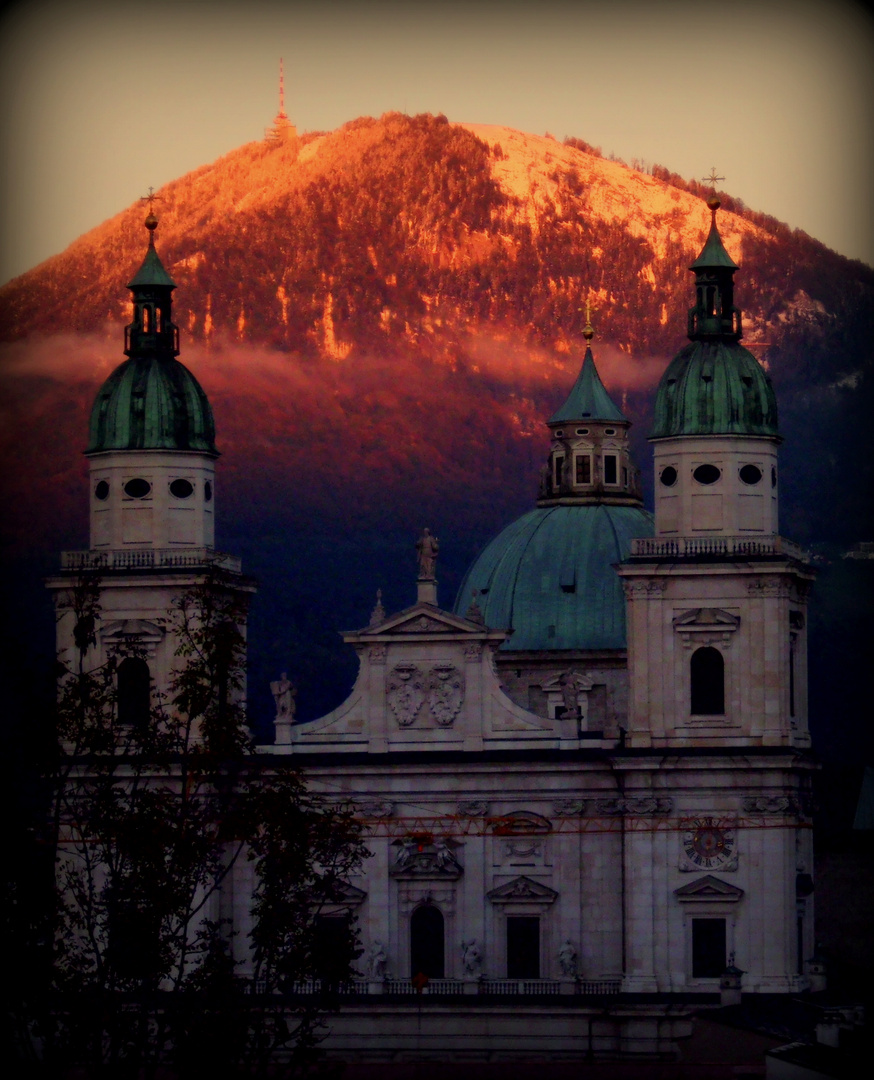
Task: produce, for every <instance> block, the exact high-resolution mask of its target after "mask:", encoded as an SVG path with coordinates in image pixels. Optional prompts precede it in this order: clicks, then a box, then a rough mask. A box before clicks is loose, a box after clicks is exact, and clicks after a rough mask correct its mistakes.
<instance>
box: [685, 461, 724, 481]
mask: <svg viewBox="0 0 874 1080" xmlns="http://www.w3.org/2000/svg"><path fill="white" fill-rule="evenodd" d="M692 475H693V476H694V477H695V479H696V480H697V481H698V483H699V484H715V483H716V481H717V480H718V479H719V478H720V476H722V473H721V472H720V471H719V469H717V467H716V466H715V465H699V466H698V468H697V469H696V470H695V471H694V472H693V473H692Z"/></svg>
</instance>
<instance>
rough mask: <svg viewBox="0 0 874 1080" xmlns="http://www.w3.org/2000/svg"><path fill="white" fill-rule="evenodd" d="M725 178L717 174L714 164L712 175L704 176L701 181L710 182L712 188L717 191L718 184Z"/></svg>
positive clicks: (703, 182)
mask: <svg viewBox="0 0 874 1080" xmlns="http://www.w3.org/2000/svg"><path fill="white" fill-rule="evenodd" d="M724 179H725V177H724V176H717V175H716V166H715V165H714V166H713V167H712V168H711V170H710V175H709V176H702V177H701V183H702V184H710V186H711V188H712V189H713V190H714V191H716V185H717V184H718V183H719V181H720V180H724Z"/></svg>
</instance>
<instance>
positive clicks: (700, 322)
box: [688, 196, 742, 341]
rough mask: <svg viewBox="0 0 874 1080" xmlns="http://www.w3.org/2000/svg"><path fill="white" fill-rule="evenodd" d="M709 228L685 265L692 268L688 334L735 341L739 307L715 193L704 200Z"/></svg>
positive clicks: (738, 330)
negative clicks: (694, 255)
mask: <svg viewBox="0 0 874 1080" xmlns="http://www.w3.org/2000/svg"><path fill="white" fill-rule="evenodd" d="M707 205H708V207H709V208H710V232H709V234H708V236H707V240H706V241H705V244H704V247H703V249H702V251H701V254H700V255H699V256H698V258H697V259H696V260H695V261H694V262H693V263H692V265H691V266H690V267H689V269H690V270H694V271H695V306H694V307H693V308H690V309H689V326H688V334H689V338H690V339H691V340H692V341H738V340H739V339H740V337H741V334H742V331H741V319H740V311H739V310H738V309H737V308H736V307H735V306H734V272H735V270H737V263H736V262H734V261H733V260H732V258H731V256H730V255H729V254H728V252H727V251H726V250H725V245H724V244H723V243H722V237H721V236H720V235H719V229H718V228H717V227H716V211H717V210H718V209H719V206H720V203H719V199H717V198H716V196H712V197H711V198H710V199H708V200H707Z"/></svg>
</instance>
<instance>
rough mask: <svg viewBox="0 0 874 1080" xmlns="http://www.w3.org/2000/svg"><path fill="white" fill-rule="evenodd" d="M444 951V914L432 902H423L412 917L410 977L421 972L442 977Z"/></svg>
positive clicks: (430, 977) (435, 977)
mask: <svg viewBox="0 0 874 1080" xmlns="http://www.w3.org/2000/svg"><path fill="white" fill-rule="evenodd" d="M443 952H444V949H443V916H442V915H441V914H440V911H439V910H438V909H437V908H436V907H434V906H433V905H432V904H423V906H422V907H419V908H416V910H415V911H414V912H413V917H412V919H410V978H415V977H416V976H417V975H418V974H419V973H420V972H421V973H422V974H423V975H427V976H428V978H429V979H442V978H443V972H444V960H443Z"/></svg>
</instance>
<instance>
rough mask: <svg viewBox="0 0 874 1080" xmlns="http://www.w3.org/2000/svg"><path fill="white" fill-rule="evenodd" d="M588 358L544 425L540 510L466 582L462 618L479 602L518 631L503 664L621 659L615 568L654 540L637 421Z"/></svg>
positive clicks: (589, 332)
mask: <svg viewBox="0 0 874 1080" xmlns="http://www.w3.org/2000/svg"><path fill="white" fill-rule="evenodd" d="M584 334H585V338H586V352H585V356H584V357H583V363H582V367H581V369H580V373H579V375H578V377H577V380H576V382H575V383H574V385H573V387H572V389H571V391H570V393H569V394H568V397H567V399H566V401H565V402H564V404H563V405H562V406H561V408H559V409H558V410H557V411H556V412H555V413H554V414H553V415H552V417H550V419H549V420H548V421H547V426H548V427H549V430H550V435H551V440H550V443H551V445H550V450H549V457H548V458H547V461H546V463H545V465H544V467H543V470H542V472H541V480H540V496H539V498H538V500H537V507H536V509H533V510H529V512H528V513H527V514H524V515H523V516H522V517H521V518H519V519H517V520H516V521H514V522H512V523H511V524H509V525H508V526H507V527H506V528H505V529H503V530H502V531H501V532H500V533H499V534H498V535H497V536H496V537H495V538H494V539H493V540H492V541H491V542H490V543H489V544H488V545H487V546H486V547H485V548H484V550H483V551H482V552H481V553H480V555H479V556H478V557H477V559H476V560H475V562H474V563H473V565H472V566H471V568H470V569H469V570H468V572H467V575H466V576H465V579H464V581H463V583H462V586H461V589H460V590H459V593H458V598H457V600H456V604H455V611H456V613H457V614H459V615H464V614H465V613H466V612H468V611H469V609H470V605H471V603H472V602H475V603H476V605H477V608H478V609H479V610H480V612H481V615H482V618H483V619H484V620H485V623H486V625H487V626H491V627H501V628H512V629H513V631H514V633H513V635H512V637H510V639H509V640H508V641H505V642H504V643H503V645H501V647H500V650H499V653H500V654H501V655H507V654H513V653H519V652H526V653H527V652H531V651H532V650H533V651H539V652H544V653H550V654H551V653H565V652H567V650H599V649H607V650H621V649H624V647H625V600H624V597H623V594H622V588H621V585H620V583H619V579H618V577H617V576H616V573H615V571H614V569H613V567H614V565H615V564H616V563H619V562H621V561H622V560H623V559H625V558H627V557H628V552H629V551H630V549H631V541H632V539H633V538H635V537H639V536H650V535H651V534H652V518H651V517H650V515H649V514H648V513H647V512H646V511H645V510H644V509H643V503H642V500H641V495H640V480H639V473H638V471H637V469H636V468H635V466H634V463H633V461H632V460H631V456H630V452H629V447H628V429H629V427H630V421H629V420H628V419H627V418H626V417H625V416H624V415H623V413H622V411H621V410H620V409H619V408H617V406H616V404H615V403H614V402H613V400H612V399H611V397H610V395H609V394H608V393H607V390H606V388H605V387H604V384H603V383H602V382H601V378H600V376H599V375H598V369H597V368H596V366H595V358H594V356H593V354H592V348H591V342H592V338H593V337H594V330H593V329H592V327H591V325H590V323H589V322H588V319H587V323H586V329H585V331H584Z"/></svg>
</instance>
